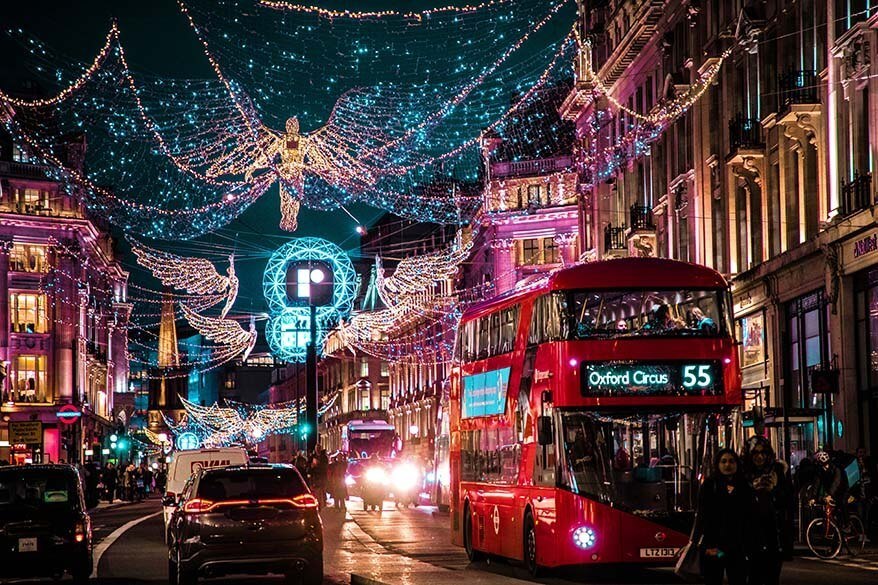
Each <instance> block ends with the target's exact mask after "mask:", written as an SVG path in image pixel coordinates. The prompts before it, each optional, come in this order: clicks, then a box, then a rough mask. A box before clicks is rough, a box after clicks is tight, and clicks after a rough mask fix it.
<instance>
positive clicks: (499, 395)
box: [462, 368, 511, 418]
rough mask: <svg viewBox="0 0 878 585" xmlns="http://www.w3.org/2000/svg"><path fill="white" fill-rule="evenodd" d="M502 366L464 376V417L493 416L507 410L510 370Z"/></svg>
mask: <svg viewBox="0 0 878 585" xmlns="http://www.w3.org/2000/svg"><path fill="white" fill-rule="evenodd" d="M510 369H511V368H500V369H499V370H491V371H490V372H485V373H483V374H472V375H470V376H464V377H463V413H462V416H463V418H475V417H477V416H492V415H496V414H503V413H504V412H506V390H507V389H508V388H509V371H510Z"/></svg>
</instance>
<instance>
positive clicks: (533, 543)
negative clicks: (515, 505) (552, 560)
mask: <svg viewBox="0 0 878 585" xmlns="http://www.w3.org/2000/svg"><path fill="white" fill-rule="evenodd" d="M524 565H525V567H527V572H528V573H530V574H531V577H538V576H539V574H540V569H541V567H540V565H539V564H538V563H537V531H536V526H534V519H533V516H531V513H530V512H529V511H528V512H527V514H526V515H525V517H524Z"/></svg>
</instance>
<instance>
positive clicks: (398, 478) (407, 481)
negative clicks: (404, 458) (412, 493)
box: [393, 463, 421, 490]
mask: <svg viewBox="0 0 878 585" xmlns="http://www.w3.org/2000/svg"><path fill="white" fill-rule="evenodd" d="M420 475H421V474H420V473H419V472H418V468H417V467H415V466H414V465H412V464H410V463H403V464H402V465H398V466H396V468H395V469H394V470H393V484H394V485H395V486H397V487H398V488H399V489H402V490H408V489H411V488H413V487H415V486H416V485H417V484H418V479H419V478H420Z"/></svg>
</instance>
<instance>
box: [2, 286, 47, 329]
mask: <svg viewBox="0 0 878 585" xmlns="http://www.w3.org/2000/svg"><path fill="white" fill-rule="evenodd" d="M46 322H47V320H46V295H38V294H32V293H12V294H10V295H9V324H10V327H11V330H12V332H13V333H46V331H47V326H46Z"/></svg>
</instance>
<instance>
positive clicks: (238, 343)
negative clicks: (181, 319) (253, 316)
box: [180, 305, 256, 362]
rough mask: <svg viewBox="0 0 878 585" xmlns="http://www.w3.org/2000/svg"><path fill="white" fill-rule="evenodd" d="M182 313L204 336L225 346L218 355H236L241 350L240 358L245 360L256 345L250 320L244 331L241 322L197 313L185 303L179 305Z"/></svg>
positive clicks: (253, 328) (254, 330)
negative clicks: (246, 329) (247, 328)
mask: <svg viewBox="0 0 878 585" xmlns="http://www.w3.org/2000/svg"><path fill="white" fill-rule="evenodd" d="M180 308H181V309H182V310H183V315H185V317H186V320H187V321H188V322H189V324H190V325H191V326H192V327H193V328H194V329H195V330H196V331H198V332H199V333H200V334H201V335H203V336H204V337H205V338H207V339H209V340H211V341H215V342H217V343H220V344H222V345H224V346H225V348H224V349H223V350H222V351H221V352H219V354H220V355H223V356H227V355H232V356H235V355H238V354H240V353H242V352H243V354H242V356H241V359H242V361H245V362H246V361H247V357H249V355H250V352H251V351H253V347H254V346H255V345H256V324H255V323H254V322H253V320H251V321H250V328H249V330H248V331H245V330H244V328H243V327H241V324H240V323H238V322H237V321H235V320H234V319H215V318H212V317H205V316H204V315H199V314H198V313H196V312H194V311H193V310H192V309H190V308H189V307H187V306H186V305H181V307H180Z"/></svg>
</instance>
